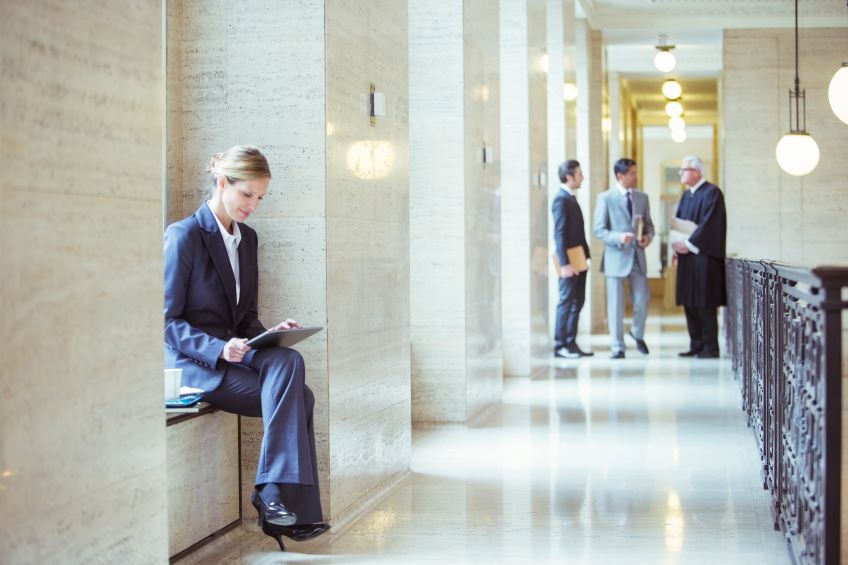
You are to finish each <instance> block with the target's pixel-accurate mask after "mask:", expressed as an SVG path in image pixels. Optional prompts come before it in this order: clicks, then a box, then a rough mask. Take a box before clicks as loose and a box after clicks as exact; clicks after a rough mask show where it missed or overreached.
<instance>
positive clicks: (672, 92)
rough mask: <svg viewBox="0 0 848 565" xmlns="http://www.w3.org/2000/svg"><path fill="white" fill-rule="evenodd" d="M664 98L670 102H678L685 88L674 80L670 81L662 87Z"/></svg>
mask: <svg viewBox="0 0 848 565" xmlns="http://www.w3.org/2000/svg"><path fill="white" fill-rule="evenodd" d="M662 93H663V96H665V97H666V99H668V100H677V99H678V98H680V95H681V94H683V87H681V86H680V83H679V82H677V81H676V80H674V79H673V78H670V79H668V80H667V81H665V82H664V83H663V85H662Z"/></svg>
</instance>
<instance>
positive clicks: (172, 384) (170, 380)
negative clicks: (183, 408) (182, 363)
mask: <svg viewBox="0 0 848 565" xmlns="http://www.w3.org/2000/svg"><path fill="white" fill-rule="evenodd" d="M182 379H183V370H182V369H165V400H172V399H174V398H179V397H180V384H181V382H182Z"/></svg>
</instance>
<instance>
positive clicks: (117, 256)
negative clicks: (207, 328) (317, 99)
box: [0, 0, 168, 563]
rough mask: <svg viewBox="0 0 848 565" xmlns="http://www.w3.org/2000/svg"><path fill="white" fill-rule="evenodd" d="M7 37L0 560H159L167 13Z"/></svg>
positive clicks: (79, 9)
mask: <svg viewBox="0 0 848 565" xmlns="http://www.w3.org/2000/svg"><path fill="white" fill-rule="evenodd" d="M0 33H1V34H2V36H3V41H2V42H0V58H2V61H3V63H2V65H0V122H2V126H0V130H2V138H3V169H4V171H3V173H4V174H3V175H2V179H0V202H2V204H0V208H2V216H3V223H4V241H3V252H2V258H3V260H2V264H3V267H2V269H3V276H2V283H0V311H2V316H0V319H2V322H0V323H2V335H3V339H2V342H0V343H1V344H0V353H2V357H3V369H2V375H0V429H2V430H3V431H2V436H0V561H2V562H4V563H55V562H58V561H64V562H68V561H74V562H78V563H121V562H123V563H165V562H167V559H168V527H167V519H168V515H167V507H166V504H167V501H166V495H167V483H166V476H165V473H166V463H165V413H164V409H163V405H162V391H163V389H162V386H163V385H162V382H163V381H162V352H163V343H162V327H163V321H162V300H163V299H162V210H163V202H162V179H163V163H162V161H163V159H162V145H163V134H164V130H163V125H164V120H163V117H164V100H165V85H164V80H163V73H162V8H161V5H160V4H159V3H158V2H135V3H132V4H125V3H122V2H91V1H80V2H73V3H67V2H61V1H58V0H55V1H44V2H3V3H2V4H0Z"/></svg>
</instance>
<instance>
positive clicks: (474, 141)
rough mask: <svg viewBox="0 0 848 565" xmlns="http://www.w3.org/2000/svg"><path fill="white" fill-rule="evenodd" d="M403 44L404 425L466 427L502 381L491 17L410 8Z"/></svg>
mask: <svg viewBox="0 0 848 565" xmlns="http://www.w3.org/2000/svg"><path fill="white" fill-rule="evenodd" d="M409 42H410V45H409V53H410V61H409V84H410V109H409V126H410V155H411V160H410V239H411V240H410V252H411V306H412V308H411V324H412V329H411V335H412V374H413V378H412V417H413V422H415V424H416V425H433V424H440V423H467V422H468V421H470V420H472V419H474V418H475V417H476V416H478V415H480V414H481V413H483V411H484V410H485V409H486V408H487V407H490V406H493V405H494V404H496V403H497V402H499V401H500V394H501V382H502V374H503V365H502V357H501V327H500V298H501V297H500V276H501V269H500V159H501V156H500V149H501V148H500V139H499V136H500V130H499V111H500V97H499V84H498V73H499V68H498V51H497V49H495V46H496V45H497V44H498V12H497V10H492V9H491V5H490V3H489V2H487V1H486V0H451V1H446V2H438V3H434V2H431V1H428V0H412V1H411V2H410V4H409ZM484 148H487V149H488V152H487V155H486V159H485V162H484V158H483V153H484Z"/></svg>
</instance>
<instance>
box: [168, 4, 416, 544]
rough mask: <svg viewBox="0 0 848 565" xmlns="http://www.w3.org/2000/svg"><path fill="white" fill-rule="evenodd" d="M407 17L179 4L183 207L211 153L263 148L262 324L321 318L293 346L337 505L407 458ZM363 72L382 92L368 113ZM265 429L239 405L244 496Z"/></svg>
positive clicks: (325, 500)
mask: <svg viewBox="0 0 848 565" xmlns="http://www.w3.org/2000/svg"><path fill="white" fill-rule="evenodd" d="M174 13H178V12H177V10H176V9H175V10H174ZM387 18H388V20H387ZM389 20H391V22H393V25H392V26H386V25H383V24H385V23H386V22H387V21H389ZM405 25H406V12H405V9H401V8H399V6H398V5H397V3H396V2H395V3H392V5H391V6H389V5H388V4H387V3H386V2H377V3H375V2H371V3H369V4H368V6H367V7H364V6H362V5H361V4H360V3H357V2H352V1H342V0H336V1H327V2H324V1H322V0H298V1H292V2H285V3H279V2H273V1H270V0H269V1H266V2H253V3H251V4H249V5H245V4H232V3H230V2H224V1H214V2H208V1H204V2H196V1H189V0H184V1H183V3H182V9H181V21H180V26H181V38H180V40H181V43H180V44H179V45H180V49H181V54H182V60H181V63H180V64H181V69H180V71H179V72H181V74H182V81H183V83H182V93H181V96H180V102H181V105H182V107H181V110H180V112H181V118H182V130H181V132H180V133H179V134H177V133H176V131H170V132H169V140H170V141H172V142H173V141H174V139H175V136H177V135H179V139H181V144H182V155H183V163H182V179H183V184H182V190H181V194H182V196H183V201H182V206H183V213H184V214H188V213H190V212H191V211H193V210H194V209H195V208H196V207H197V206H198V205H199V204H200V203H201V202H202V200H203V198H204V196H205V193H206V191H207V189H208V186H209V178H208V173H206V171H205V169H206V167H207V166H208V160H209V156H210V155H211V154H212V153H214V152H216V151H221V150H223V149H225V148H227V147H229V146H232V145H234V144H237V143H248V144H253V145H257V146H258V147H260V148H261V149H262V150H263V152H265V155H266V156H267V157H268V160H269V163H270V166H271V171H272V174H273V180H272V182H271V190H270V194H269V197H267V198H266V199H265V200H264V201H263V204H262V207H261V208H260V209H259V211H258V212H257V213H256V214H254V216H253V217H252V218H251V220H250V225H251V226H252V227H253V228H255V229H256V230H257V232H258V234H259V254H260V257H259V261H260V273H259V278H260V289H259V290H260V296H259V304H260V312H259V314H260V318H261V319H262V320H263V321H264V322H265V324H266V325H270V324H273V323H276V322H277V321H279V320H281V319H284V318H286V317H293V318H295V319H297V320H299V321H301V322H302V323H304V324H306V325H323V326H325V327H326V330H325V331H324V332H322V333H320V334H318V335H316V336H314V337H312V338H310V339H309V340H307V341H305V342H303V343H302V344H301V345H299V346H298V348H297V349H298V350H299V351H300V352H301V353H302V354H303V355H304V357H305V359H306V363H307V384H308V385H309V386H310V387H311V388H312V390H313V392H314V393H315V397H316V403H317V404H316V408H315V429H316V442H317V449H318V459H319V475H320V479H321V489H322V492H321V495H322V504H323V508H324V514H325V517H327V518H329V519H331V520H338V519H340V518H342V517H343V516H345V515H347V514H349V513H350V512H352V511H353V510H354V509H355V508H356V507H357V506H358V505H360V504H362V503H363V502H364V501H367V500H368V498H369V497H370V496H371V495H372V493H373V492H375V491H376V490H378V489H380V488H382V487H383V486H385V485H386V484H389V483H391V482H392V481H393V480H394V479H395V478H396V477H397V476H398V475H399V474H400V473H402V472H403V471H404V470H405V469H407V468H408V460H409V449H410V446H409V445H410V424H409V411H410V409H409V386H410V385H409V372H410V371H409V335H408V327H409V322H408V320H409V295H408V292H409V284H408V277H409V262H408V209H409V207H408V192H407V190H408V188H407V186H408V183H407V178H408V177H407V175H408V149H407V145H406V144H407V141H406V140H407V117H406V113H407V110H406V105H407V101H406V100H407V85H406V55H405V53H406V39H405V38H406V27H405ZM169 37H170V33H169ZM176 72H177V71H176V69H174V70H171V69H169V78H173V77H175V76H176ZM370 83H374V84H376V85H377V90H378V91H379V92H383V93H384V94H385V95H386V101H387V115H386V117H384V118H378V119H377V123H376V126H375V127H371V126H370V124H369V118H368V112H369V84H370ZM170 170H171V169H170V167H169V172H170ZM171 178H174V177H171ZM174 189H175V190H179V188H177V187H174ZM377 289H378V290H377ZM377 391H379V393H377ZM261 438H262V427H261V422H260V421H259V420H258V419H251V418H242V425H241V455H242V459H241V467H242V497H243V504H242V505H243V508H250V506H249V503H248V502H247V497H249V495H250V491H251V490H252V488H253V480H254V475H255V467H256V461H257V458H258V449H259V444H260V442H261ZM331 477H332V478H331ZM250 516H252V514H250V513H245V516H244V517H245V518H246V519H247V520H246V521H247V522H248V523H250V522H252V518H250ZM251 527H252V526H251Z"/></svg>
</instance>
